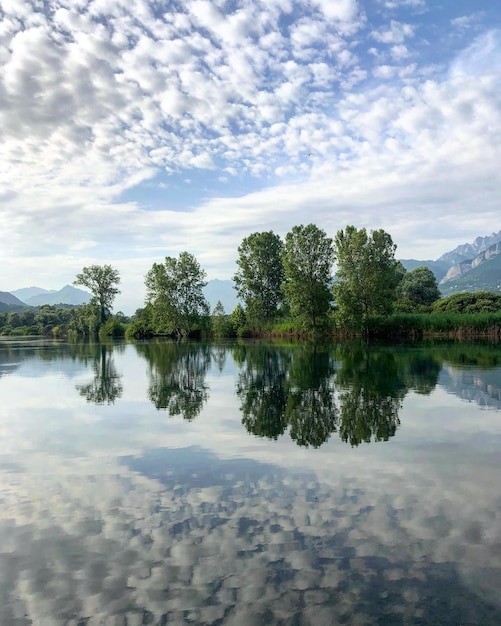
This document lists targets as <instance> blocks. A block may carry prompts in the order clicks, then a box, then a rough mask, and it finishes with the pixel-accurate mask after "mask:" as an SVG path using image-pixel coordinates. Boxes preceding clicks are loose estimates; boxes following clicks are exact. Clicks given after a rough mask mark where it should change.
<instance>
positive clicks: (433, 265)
mask: <svg viewBox="0 0 501 626" xmlns="http://www.w3.org/2000/svg"><path fill="white" fill-rule="evenodd" d="M399 260H400V263H402V265H403V266H404V267H405V269H406V270H407V271H408V272H411V271H412V270H415V269H416V267H422V266H423V265H424V266H425V267H427V268H428V269H430V270H431V271H432V272H433V273H434V274H435V278H436V279H437V281H440V280H442V278H443V277H444V276H445V275H446V273H447V270H448V269H449V265H448V264H447V263H446V262H445V261H418V260H416V259H399Z"/></svg>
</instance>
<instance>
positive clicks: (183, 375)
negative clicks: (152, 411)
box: [136, 342, 211, 420]
mask: <svg viewBox="0 0 501 626" xmlns="http://www.w3.org/2000/svg"><path fill="white" fill-rule="evenodd" d="M136 349H137V351H138V353H139V354H140V355H141V356H143V357H144V358H145V359H146V360H147V361H148V365H149V370H148V373H149V377H150V383H149V388H148V397H149V399H150V400H151V402H152V403H153V404H154V406H155V408H157V409H164V410H166V411H168V413H169V415H170V416H174V415H181V416H182V417H183V418H184V419H185V420H193V419H195V417H197V415H198V414H199V413H200V411H201V410H202V407H203V405H204V404H205V403H206V402H207V400H208V398H209V387H208V385H207V384H206V382H205V377H206V374H207V370H208V368H209V365H210V362H211V352H210V347H209V346H208V345H207V344H194V343H188V342H187V343H184V342H158V343H140V344H137V345H136Z"/></svg>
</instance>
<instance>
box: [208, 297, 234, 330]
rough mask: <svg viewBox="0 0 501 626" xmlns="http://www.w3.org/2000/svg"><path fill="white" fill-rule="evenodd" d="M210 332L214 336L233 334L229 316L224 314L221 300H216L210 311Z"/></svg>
mask: <svg viewBox="0 0 501 626" xmlns="http://www.w3.org/2000/svg"><path fill="white" fill-rule="evenodd" d="M212 334H213V335H214V337H234V336H235V330H234V328H233V324H232V322H231V316H230V315H227V314H226V311H225V310H224V306H223V305H222V303H221V300H218V301H217V304H216V306H215V307H214V310H213V311H212Z"/></svg>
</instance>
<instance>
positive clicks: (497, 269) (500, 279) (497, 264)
mask: <svg viewBox="0 0 501 626" xmlns="http://www.w3.org/2000/svg"><path fill="white" fill-rule="evenodd" d="M439 287H440V291H441V292H442V295H443V296H450V295H452V294H453V293H460V292H462V291H468V292H471V291H493V292H494V293H501V254H496V255H495V256H491V257H490V258H488V259H486V260H485V261H483V262H482V263H479V264H478V265H476V266H474V267H471V268H470V269H469V270H468V271H466V272H464V273H463V274H461V275H459V276H457V277H455V278H452V279H449V280H447V281H445V282H443V283H442V284H440V285H439Z"/></svg>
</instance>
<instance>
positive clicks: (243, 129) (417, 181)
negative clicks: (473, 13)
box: [0, 0, 501, 304]
mask: <svg viewBox="0 0 501 626" xmlns="http://www.w3.org/2000/svg"><path fill="white" fill-rule="evenodd" d="M386 4H388V3H386ZM393 4H396V3H393ZM411 4H412V3H408V2H407V3H399V5H401V6H403V5H407V6H411ZM308 6H310V5H308ZM308 6H307V5H306V3H300V4H292V3H290V2H287V1H285V0H284V2H281V3H273V4H272V5H269V4H264V3H261V2H259V1H258V0H253V1H252V2H237V3H236V4H235V6H234V10H232V11H231V12H230V11H228V10H227V9H225V7H226V5H225V3H223V2H218V3H209V2H203V1H196V2H191V1H190V2H186V3H184V4H182V5H181V4H180V5H179V6H178V8H177V9H173V10H172V11H170V12H165V13H163V14H160V13H159V12H158V11H157V10H156V9H155V11H156V12H155V14H154V13H153V7H152V5H151V3H149V2H147V1H146V0H136V1H135V2H134V3H133V4H130V3H126V2H125V1H123V2H119V3H118V2H108V1H105V0H91V1H89V2H81V3H80V4H79V5H78V7H79V10H78V11H77V10H75V9H76V8H78V7H77V5H76V4H75V3H74V2H63V1H62V0H57V1H56V2H55V3H54V12H53V13H44V12H42V11H39V10H38V9H36V7H35V5H34V6H29V5H26V6H24V5H23V8H22V10H23V12H24V16H23V20H24V25H22V24H21V22H20V21H19V16H18V13H19V10H20V9H19V7H20V5H19V4H18V3H4V4H3V5H2V7H3V10H4V12H5V15H4V18H3V19H2V23H1V24H0V59H1V61H2V73H1V75H0V139H1V141H2V153H1V155H0V185H1V189H2V191H1V194H2V225H1V226H0V251H1V252H0V255H3V256H2V267H3V275H4V281H6V282H7V283H8V284H5V285H3V286H2V285H0V288H2V289H3V288H7V287H9V288H16V287H20V286H22V284H32V283H34V282H36V279H35V277H34V272H35V271H36V268H37V267H40V265H41V264H42V262H41V259H44V258H45V259H46V263H45V265H46V266H47V267H51V268H52V269H51V271H52V280H51V284H47V285H42V286H48V287H59V286H60V285H59V284H58V283H59V282H60V281H63V283H66V282H70V281H71V279H72V275H68V274H69V272H70V270H71V271H73V270H74V268H75V267H76V268H77V269H79V268H80V267H81V266H82V264H83V263H82V262H83V261H84V260H85V261H91V262H99V260H102V262H111V263H120V264H122V267H123V268H124V271H125V269H126V268H128V267H131V268H132V266H134V268H136V269H134V272H135V274H134V275H135V276H136V277H137V276H140V275H141V273H142V274H144V272H145V271H146V270H147V269H148V265H147V264H148V263H150V261H151V259H152V258H153V257H154V256H155V255H156V254H157V253H158V252H159V251H160V249H162V248H163V249H164V250H165V252H166V253H167V252H175V251H180V250H183V249H186V248H190V249H192V251H193V252H196V253H197V254H200V255H203V258H204V262H206V263H207V266H208V267H207V269H208V270H209V272H210V275H211V276H218V277H221V278H223V277H225V276H228V275H231V273H232V272H233V263H234V257H235V250H236V248H237V246H238V244H239V243H240V240H241V238H242V237H243V236H245V235H247V234H248V232H249V230H254V229H256V228H258V227H260V225H263V227H266V228H271V227H273V228H274V229H275V230H277V231H279V232H281V233H285V232H286V231H287V230H288V229H289V228H290V227H291V226H292V225H294V223H297V222H304V220H305V216H308V219H311V220H313V219H315V220H317V222H318V223H319V224H320V225H321V226H322V227H326V228H330V229H337V228H341V227H344V226H345V225H346V223H350V222H353V221H354V218H355V217H356V219H357V220H358V222H359V225H367V226H369V227H372V226H374V225H375V224H374V222H375V221H377V222H378V224H385V225H387V226H388V228H389V230H391V229H392V228H394V229H396V231H398V232H401V233H403V234H404V235H405V237H404V238H403V239H402V241H397V243H398V244H399V247H401V248H403V249H405V251H406V252H405V256H411V254H412V251H413V250H415V248H416V246H415V244H414V242H415V241H417V240H418V239H420V237H419V236H418V233H419V231H420V226H419V222H414V221H411V222H409V215H410V214H416V213H419V215H420V216H421V217H422V219H423V224H425V227H426V228H428V224H429V223H430V222H431V221H432V220H433V215H435V216H436V214H437V212H438V213H440V215H447V214H450V213H454V222H453V224H452V226H451V228H450V230H449V231H448V232H449V233H450V240H451V242H453V241H454V238H455V237H456V236H457V235H458V234H460V236H461V239H464V237H468V236H469V235H467V233H471V232H472V229H475V227H473V226H472V224H471V211H472V206H473V205H474V206H475V207H477V206H478V205H479V203H480V204H481V205H482V206H483V207H484V210H485V216H486V220H487V216H488V215H491V214H492V213H493V212H494V211H495V208H496V206H497V205H496V197H497V196H496V194H495V192H494V191H493V190H494V189H495V187H496V184H497V182H498V181H499V179H498V176H499V175H498V173H497V172H496V168H495V167H494V166H493V163H496V162H497V161H498V160H499V145H501V143H500V142H499V141H498V137H499V132H500V128H499V119H500V116H499V110H500V102H499V95H498V90H497V88H496V84H497V82H496V76H498V74H499V69H498V68H499V67H501V56H500V55H501V53H500V50H501V39H500V35H499V31H497V30H491V31H489V32H487V33H484V34H483V35H481V36H480V37H478V38H477V39H476V40H475V41H473V42H470V43H469V44H467V45H466V46H465V48H464V50H463V51H462V52H459V53H458V55H457V57H456V59H455V60H453V61H452V62H451V63H449V64H448V66H447V65H446V63H445V62H444V61H443V60H442V59H437V64H436V65H433V66H431V65H423V64H422V63H421V64H420V58H419V54H418V51H417V50H416V46H417V45H418V43H419V42H417V41H416V40H417V37H415V33H416V32H417V26H416V25H415V24H414V23H410V22H409V23H408V22H407V21H405V22H404V21H397V20H390V21H385V18H384V16H382V17H381V19H382V20H383V22H382V24H378V27H377V28H374V27H373V26H372V25H371V24H367V22H366V20H367V17H366V16H365V14H363V12H362V11H361V7H360V6H359V5H358V4H357V3H356V2H350V1H348V0H347V1H346V2H339V3H337V2H336V3H334V2H329V3H325V2H317V3H315V10H314V11H311V6H310V9H308ZM414 6H417V4H416V3H414ZM387 8H388V7H387ZM406 19H407V20H408V16H406ZM459 25H460V24H459V22H458V23H456V26H459ZM420 28H423V26H420ZM411 38H412V39H413V42H412V43H413V48H412V53H411V51H410V49H409V48H408V46H407V44H408V41H409V40H410V39H411ZM367 40H369V41H370V40H372V43H374V41H375V42H376V45H377V48H375V47H373V48H370V47H369V48H368V47H367ZM381 44H382V45H381ZM367 57H368V60H367ZM409 57H411V58H412V61H413V63H412V64H409V63H408V61H407V59H408V58H409ZM498 57H499V59H498ZM374 61H376V63H375V64H374ZM439 61H440V63H439ZM447 68H448V71H447ZM309 153H311V154H312V155H313V156H312V158H306V157H305V155H306V154H309ZM459 172H461V176H463V177H464V178H461V176H459ZM221 174H225V175H226V178H227V179H228V180H227V181H226V182H225V183H224V188H223V187H222V183H221V181H220V180H219V179H221ZM167 176H168V177H167ZM186 179H190V180H191V181H192V182H191V184H189V185H188V184H187V183H184V182H183V181H184V180H186ZM240 181H242V187H239V185H238V183H239V182H240ZM249 181H250V182H249ZM440 186H443V188H445V189H447V193H442V194H441V197H442V199H441V200H440V201H438V200H437V198H438V197H439V196H440V194H439V192H438V191H437V190H438V189H439V188H440ZM162 188H163V189H164V191H163V194H164V195H163V196H162V195H161V190H162ZM223 189H224V192H223ZM129 192H131V195H128V193H129ZM223 193H228V197H219V196H222V195H223ZM184 195H186V197H187V198H188V199H187V200H184V199H183V197H184ZM130 197H134V200H130V201H129V198H130ZM151 197H154V200H151V199H150V198H151ZM124 198H125V199H126V200H125V201H124ZM143 198H144V199H143ZM469 198H470V200H468V199H469ZM385 202H386V205H387V206H388V207H389V208H388V210H385V209H384V206H385ZM444 219H445V218H444ZM476 228H478V227H476ZM490 228H491V226H489V228H488V229H490ZM478 234H482V233H479V232H477V231H476V230H475V232H474V235H475V236H476V235H478ZM427 236H428V237H433V234H432V233H430V232H427ZM214 241H218V245H217V247H216V248H217V249H214V243H213V242H214ZM91 242H92V247H89V246H90V245H91ZM456 244H457V242H456ZM456 244H454V245H456ZM429 245H430V250H429V251H428V252H427V253H426V254H425V256H426V258H429V257H430V256H431V257H433V256H435V255H436V256H438V255H439V254H441V253H442V252H444V250H443V249H439V246H443V245H444V244H443V239H441V238H439V234H438V233H437V243H436V244H435V243H433V240H432V239H430V243H429ZM451 247H454V246H451ZM84 254H85V257H84V256H83V255H84ZM91 254H95V257H94V258H93V259H92V257H91ZM29 257H32V260H30V258H29ZM131 257H133V258H131ZM143 257H144V261H143V262H144V268H143V271H142V272H140V271H139V269H138V268H139V267H140V265H141V258H143ZM51 259H52V260H51ZM61 259H65V262H64V263H61V262H60V260H61ZM105 259H106V261H105ZM134 280H136V279H134ZM19 281H22V284H20V282H19ZM139 290H140V288H139V287H138V288H137V289H136V292H137V291H139ZM138 304H140V302H138Z"/></svg>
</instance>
